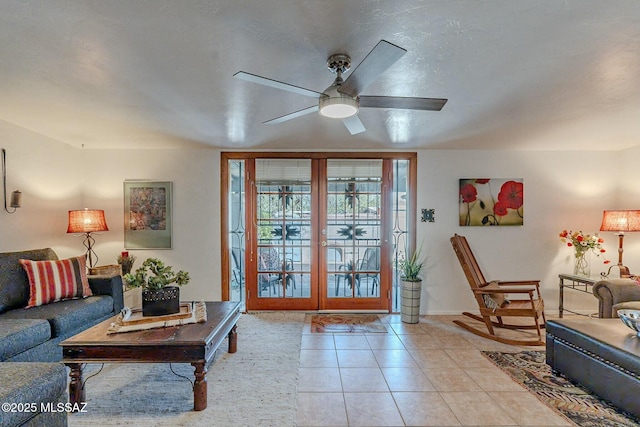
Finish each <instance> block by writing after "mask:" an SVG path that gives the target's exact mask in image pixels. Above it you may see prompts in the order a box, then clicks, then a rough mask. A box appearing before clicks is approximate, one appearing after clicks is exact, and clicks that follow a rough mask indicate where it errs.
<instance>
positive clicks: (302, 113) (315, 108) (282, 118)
mask: <svg viewBox="0 0 640 427" xmlns="http://www.w3.org/2000/svg"><path fill="white" fill-rule="evenodd" d="M316 111H318V106H317V105H314V106H312V107H307V108H304V109H302V110H298V111H294V112H293V113H289V114H285V115H284V116H280V117H276V118H275V119H271V120H267V121H266V122H263V123H264V124H265V125H275V124H276V123H282V122H286V121H287V120H291V119H295V118H298V117H302V116H306V115H307V114H311V113H314V112H316Z"/></svg>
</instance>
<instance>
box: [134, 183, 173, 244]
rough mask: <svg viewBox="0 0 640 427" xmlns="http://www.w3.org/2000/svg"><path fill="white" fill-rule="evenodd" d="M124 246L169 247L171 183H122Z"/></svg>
mask: <svg viewBox="0 0 640 427" xmlns="http://www.w3.org/2000/svg"><path fill="white" fill-rule="evenodd" d="M124 247H125V249H171V182H166V181H133V180H127V181H125V182H124Z"/></svg>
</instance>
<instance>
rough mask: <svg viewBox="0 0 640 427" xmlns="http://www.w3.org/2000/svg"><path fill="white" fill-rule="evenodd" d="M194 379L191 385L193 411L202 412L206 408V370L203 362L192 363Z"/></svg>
mask: <svg viewBox="0 0 640 427" xmlns="http://www.w3.org/2000/svg"><path fill="white" fill-rule="evenodd" d="M191 365H192V366H193V367H194V368H195V372H194V375H195V377H196V380H195V382H194V383H193V410H194V411H203V410H205V409H206V408H207V368H206V366H205V363H204V362H193V363H192V364H191Z"/></svg>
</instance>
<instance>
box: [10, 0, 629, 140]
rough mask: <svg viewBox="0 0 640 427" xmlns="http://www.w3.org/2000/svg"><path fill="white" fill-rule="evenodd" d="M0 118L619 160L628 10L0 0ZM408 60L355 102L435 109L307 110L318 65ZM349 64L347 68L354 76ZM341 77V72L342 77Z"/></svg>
mask: <svg viewBox="0 0 640 427" xmlns="http://www.w3.org/2000/svg"><path fill="white" fill-rule="evenodd" d="M0 38H1V40H2V43H1V44H0V82H1V83H2V90H0V120H4V121H6V122H8V123H12V124H14V125H17V126H21V127H24V128H26V129H29V130H32V131H34V132H37V133H40V134H43V135H46V136H49V137H51V138H54V139H56V140H59V141H62V142H64V143H68V144H71V145H74V146H78V147H80V146H81V145H82V144H84V145H85V147H86V148H147V147H148V148H151V147H155V148H163V147H167V148H169V147H189V146H214V147H223V148H225V149H245V148H246V149H248V148H252V149H253V148H269V149H280V148H282V149H306V148H308V149H324V148H326V149H347V148H350V149H377V150H384V149H403V148H452V149H490V148H492V149H525V150H536V149H542V150H560V149H564V150H591V149H596V150H597V149H606V150H611V149H614V150H615V149H623V148H627V147H631V146H636V145H638V143H639V141H640V120H639V118H640V117H639V114H640V53H639V52H640V49H639V46H640V2H638V1H636V0H628V1H620V0H607V1H601V0H564V1H560V0H548V1H543V0H517V1H516V0H502V1H499V0H494V1H485V0H457V1H456V0H448V1H442V0H433V1H425V0H422V1H421V0H389V1H387V0H378V1H375V0H373V1H372V0H369V1H364V0H348V1H338V0H261V1H258V0H234V1H226V0H225V1H213V0H208V1H206V0H188V1H185V0H135V1H125V0H114V1H103V0H75V1H73V0H39V1H36V0H4V1H2V2H1V3H0ZM380 39H385V40H388V41H390V42H391V43H394V44H397V45H399V46H401V47H403V48H405V49H407V50H408V53H407V54H406V55H405V56H404V57H402V58H401V59H400V60H399V61H398V62H396V63H395V64H394V65H393V66H392V67H391V68H390V69H389V70H388V71H387V72H385V73H384V74H383V75H382V76H381V77H380V78H379V79H378V80H377V81H376V82H375V83H374V84H372V85H371V86H369V87H368V88H367V89H366V90H365V91H364V92H363V94H365V95H387V96H419V97H435V98H448V99H449V102H448V103H447V105H446V106H445V107H444V109H443V110H442V111H441V112H429V111H405V110H386V109H362V110H361V112H360V118H361V120H362V122H363V123H364V125H365V126H366V128H367V131H366V132H364V133H362V134H359V135H355V136H351V135H350V134H349V132H348V131H347V130H346V129H345V127H344V126H343V125H342V123H340V121H335V120H331V119H327V118H324V117H321V116H319V115H317V114H310V115H307V116H304V117H302V118H298V119H295V120H292V121H289V122H285V123H282V124H277V125H263V124H262V122H263V121H265V120H268V119H271V118H274V117H277V116H280V115H283V114H286V113H289V112H292V111H295V110H298V109H301V108H305V107H308V106H311V105H313V103H314V100H313V99H311V98H307V97H304V96H301V95H296V94H292V93H289V92H284V91H279V90H276V89H272V88H268V87H263V86H260V85H256V84H253V83H248V82H245V81H242V80H239V79H235V78H233V77H232V76H233V74H234V73H235V72H237V71H240V70H243V71H247V72H250V73H255V74H260V75H262V76H266V77H269V78H273V79H277V80H281V81H285V82H288V83H291V84H294V85H298V86H302V87H305V88H309V89H313V90H318V91H322V90H324V89H325V88H326V87H327V86H328V85H329V84H331V82H332V80H333V77H334V76H333V75H332V74H330V73H329V71H327V69H326V59H327V57H328V56H329V55H331V54H333V53H338V52H343V53H348V54H349V55H350V56H351V58H352V62H353V64H354V66H355V65H357V64H358V63H359V62H360V61H361V60H362V59H363V58H364V57H365V56H366V54H367V53H368V52H369V51H370V50H371V49H372V48H373V46H374V45H375V44H376V43H377V42H378V41H379V40H380ZM353 68H354V67H352V69H353ZM346 76H348V74H347V75H346Z"/></svg>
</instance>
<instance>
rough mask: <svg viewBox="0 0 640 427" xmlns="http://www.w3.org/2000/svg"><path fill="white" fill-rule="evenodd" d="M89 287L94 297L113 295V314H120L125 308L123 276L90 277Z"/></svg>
mask: <svg viewBox="0 0 640 427" xmlns="http://www.w3.org/2000/svg"><path fill="white" fill-rule="evenodd" d="M88 279H89V287H90V288H91V292H93V294H94V295H111V297H112V298H113V312H114V314H118V313H120V311H121V310H122V308H123V307H124V293H123V287H122V277H121V276H88Z"/></svg>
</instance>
